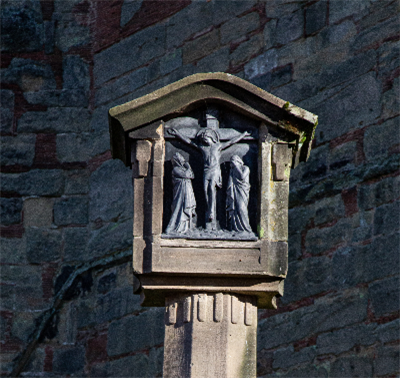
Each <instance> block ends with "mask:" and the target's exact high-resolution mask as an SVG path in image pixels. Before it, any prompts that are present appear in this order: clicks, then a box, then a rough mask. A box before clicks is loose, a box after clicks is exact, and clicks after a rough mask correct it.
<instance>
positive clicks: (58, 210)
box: [54, 197, 88, 226]
mask: <svg viewBox="0 0 400 378" xmlns="http://www.w3.org/2000/svg"><path fill="white" fill-rule="evenodd" d="M87 223H88V199H87V198H86V197H69V198H60V199H56V201H55V202H54V224H56V225H57V226H66V225H68V224H87Z"/></svg>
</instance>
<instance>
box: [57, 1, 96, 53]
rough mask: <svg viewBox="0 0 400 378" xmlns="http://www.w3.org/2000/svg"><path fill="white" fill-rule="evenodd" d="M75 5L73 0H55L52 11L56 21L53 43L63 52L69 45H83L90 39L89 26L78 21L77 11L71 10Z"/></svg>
mask: <svg viewBox="0 0 400 378" xmlns="http://www.w3.org/2000/svg"><path fill="white" fill-rule="evenodd" d="M63 3H64V4H63ZM75 5H76V3H75V2H74V1H68V2H65V1H64V2H63V1H56V2H55V6H54V11H55V14H56V17H57V21H58V22H57V24H56V31H55V44H56V46H57V47H58V48H59V49H60V50H61V51H63V52H67V51H68V50H69V49H70V48H71V47H78V46H84V45H86V44H88V43H89V41H90V35H89V32H90V30H89V26H87V25H82V23H80V22H79V16H80V15H79V12H76V13H75V14H74V12H73V8H74V6H75Z"/></svg>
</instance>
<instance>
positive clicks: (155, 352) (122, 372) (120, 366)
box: [91, 348, 163, 378]
mask: <svg viewBox="0 0 400 378" xmlns="http://www.w3.org/2000/svg"><path fill="white" fill-rule="evenodd" d="M162 355H163V348H151V349H150V352H149V353H148V355H147V354H141V353H140V354H135V355H134V356H128V357H123V358H121V359H119V360H115V361H111V362H107V363H106V364H102V365H95V366H94V367H93V368H92V370H91V372H92V375H93V376H95V377H109V376H111V375H112V376H115V377H128V376H138V377H139V376H140V377H149V378H150V377H154V376H161V374H162V358H163V356H162Z"/></svg>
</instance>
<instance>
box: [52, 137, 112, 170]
mask: <svg viewBox="0 0 400 378" xmlns="http://www.w3.org/2000/svg"><path fill="white" fill-rule="evenodd" d="M109 138H110V137H109V135H108V134H106V133H103V134H100V135H98V134H97V135H96V134H94V133H79V134H76V133H68V134H59V135H57V158H58V160H59V161H60V162H62V163H70V162H75V161H86V160H89V159H90V158H92V157H94V156H96V155H99V154H101V153H103V152H106V151H107V150H109V149H110V141H109Z"/></svg>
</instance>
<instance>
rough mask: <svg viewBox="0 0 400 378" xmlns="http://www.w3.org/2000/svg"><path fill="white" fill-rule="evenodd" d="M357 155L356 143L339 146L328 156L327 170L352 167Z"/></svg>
mask: <svg viewBox="0 0 400 378" xmlns="http://www.w3.org/2000/svg"><path fill="white" fill-rule="evenodd" d="M356 153H357V142H348V143H344V144H341V145H340V146H338V147H336V148H334V149H333V151H331V153H330V154H329V170H331V171H333V170H336V169H343V168H345V169H349V168H351V167H353V165H354V162H355V158H356Z"/></svg>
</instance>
